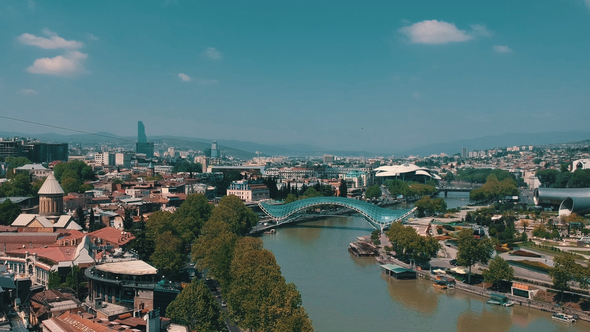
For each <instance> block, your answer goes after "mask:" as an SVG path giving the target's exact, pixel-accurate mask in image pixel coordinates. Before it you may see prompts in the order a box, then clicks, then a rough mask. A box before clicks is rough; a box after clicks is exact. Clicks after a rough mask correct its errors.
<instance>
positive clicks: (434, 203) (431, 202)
mask: <svg viewBox="0 0 590 332" xmlns="http://www.w3.org/2000/svg"><path fill="white" fill-rule="evenodd" d="M415 206H416V212H417V216H418V218H422V217H424V216H426V215H427V214H428V215H433V214H435V213H437V212H444V211H446V210H447V202H445V200H444V199H443V198H435V199H432V198H430V196H424V197H422V198H420V199H419V200H418V201H417V202H416V203H415Z"/></svg>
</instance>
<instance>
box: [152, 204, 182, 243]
mask: <svg viewBox="0 0 590 332" xmlns="http://www.w3.org/2000/svg"><path fill="white" fill-rule="evenodd" d="M167 231H170V232H172V233H174V234H177V233H176V232H177V230H176V227H174V225H173V224H172V213H170V212H165V211H156V212H154V213H153V214H152V215H151V216H150V218H149V219H148V221H147V223H146V236H147V238H148V239H149V240H150V241H153V242H154V243H155V242H156V239H157V238H158V236H159V235H160V234H162V233H164V232H167Z"/></svg>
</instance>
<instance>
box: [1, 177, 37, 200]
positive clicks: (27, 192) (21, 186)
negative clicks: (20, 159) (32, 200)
mask: <svg viewBox="0 0 590 332" xmlns="http://www.w3.org/2000/svg"><path fill="white" fill-rule="evenodd" d="M19 196H21V197H26V196H33V187H32V186H31V178H30V175H29V174H28V173H19V174H16V175H14V176H12V178H11V179H10V180H9V181H7V182H4V183H3V184H2V186H1V187H0V197H19Z"/></svg>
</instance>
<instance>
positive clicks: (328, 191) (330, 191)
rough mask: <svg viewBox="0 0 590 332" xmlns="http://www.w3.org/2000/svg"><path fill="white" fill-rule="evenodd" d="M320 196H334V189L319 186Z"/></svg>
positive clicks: (328, 186)
mask: <svg viewBox="0 0 590 332" xmlns="http://www.w3.org/2000/svg"><path fill="white" fill-rule="evenodd" d="M320 195H321V196H324V197H329V196H334V188H333V187H332V186H330V185H327V184H323V185H321V186H320Z"/></svg>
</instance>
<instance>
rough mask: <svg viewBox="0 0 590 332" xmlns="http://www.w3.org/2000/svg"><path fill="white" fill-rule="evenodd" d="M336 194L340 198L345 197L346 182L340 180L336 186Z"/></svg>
mask: <svg viewBox="0 0 590 332" xmlns="http://www.w3.org/2000/svg"><path fill="white" fill-rule="evenodd" d="M338 193H339V196H340V197H346V195H347V193H348V186H347V185H346V181H344V180H340V186H338Z"/></svg>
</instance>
